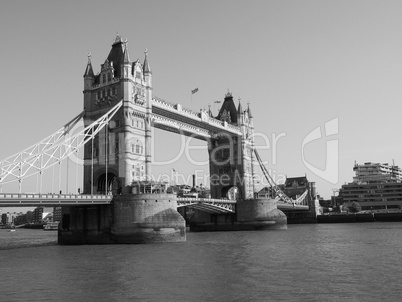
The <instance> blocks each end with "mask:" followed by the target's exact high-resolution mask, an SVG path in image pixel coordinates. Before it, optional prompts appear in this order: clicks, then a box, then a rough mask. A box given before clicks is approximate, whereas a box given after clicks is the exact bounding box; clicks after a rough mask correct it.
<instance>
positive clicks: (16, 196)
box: [0, 193, 113, 200]
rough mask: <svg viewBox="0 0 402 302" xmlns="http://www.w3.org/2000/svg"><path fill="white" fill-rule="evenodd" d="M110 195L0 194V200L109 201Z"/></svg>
mask: <svg viewBox="0 0 402 302" xmlns="http://www.w3.org/2000/svg"><path fill="white" fill-rule="evenodd" d="M112 198H113V196H111V195H91V194H52V193H45V194H37V193H0V200H1V199H49V200H54V199H82V200H111V199H112Z"/></svg>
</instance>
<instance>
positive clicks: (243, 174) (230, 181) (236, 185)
mask: <svg viewBox="0 0 402 302" xmlns="http://www.w3.org/2000/svg"><path fill="white" fill-rule="evenodd" d="M216 118H217V119H219V120H221V121H223V122H224V123H228V124H232V125H236V126H238V127H240V130H241V135H239V136H231V135H229V134H227V133H224V132H222V133H217V134H215V135H214V137H213V138H212V139H211V140H210V141H209V143H208V153H209V162H210V164H209V170H210V175H211V181H210V182H211V184H210V185H211V195H212V197H213V198H225V197H227V198H229V199H251V198H253V197H254V168H255V166H254V154H253V150H254V138H253V136H254V126H253V116H252V115H251V111H250V108H249V107H248V108H247V110H243V108H242V106H241V103H240V100H239V105H238V108H237V109H236V106H235V104H234V102H233V96H232V94H231V93H230V92H228V93H227V94H226V96H225V100H224V102H223V104H222V107H221V109H220V111H219V114H218V116H217V117H216Z"/></svg>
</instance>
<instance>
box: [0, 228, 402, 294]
mask: <svg viewBox="0 0 402 302" xmlns="http://www.w3.org/2000/svg"><path fill="white" fill-rule="evenodd" d="M401 234H402V223H381V222H374V223H354V224H312V225H289V226H288V229H287V230H276V231H248V232H210V233H208V232H206V233H191V232H188V233H187V241H186V242H183V243H165V244H151V245H87V246H57V245H56V237H57V232H45V231H42V230H17V231H15V232H8V231H7V230H0V274H1V275H0V276H1V277H0V300H1V301H379V300H383V301H401V300H402V288H401V285H400V282H401V280H402V264H401V254H402V240H401ZM29 240H31V244H34V245H37V246H35V247H28V246H29V244H28V243H27V242H28V241H29ZM38 245H45V246H38ZM18 246H21V247H18Z"/></svg>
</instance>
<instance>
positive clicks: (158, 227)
mask: <svg viewBox="0 0 402 302" xmlns="http://www.w3.org/2000/svg"><path fill="white" fill-rule="evenodd" d="M185 240H186V226H185V221H184V218H183V217H182V216H181V215H180V214H179V213H178V212H177V201H176V196H175V195H173V194H165V193H160V194H125V195H116V196H114V197H113V201H112V204H110V205H102V206H71V207H63V209H62V221H61V223H60V225H59V234H58V243H59V244H65V245H67V244H113V243H117V244H119V243H158V242H181V241H185Z"/></svg>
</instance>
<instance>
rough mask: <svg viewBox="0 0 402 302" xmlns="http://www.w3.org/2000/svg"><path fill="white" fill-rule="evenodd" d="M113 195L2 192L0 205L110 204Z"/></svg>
mask: <svg viewBox="0 0 402 302" xmlns="http://www.w3.org/2000/svg"><path fill="white" fill-rule="evenodd" d="M112 198H113V196H112V195H85V194H29V193H20V194H18V193H0V206H3V207H7V206H8V207H9V206H14V207H15V206H18V207H21V206H33V207H38V206H48V207H52V206H77V205H96V204H110V203H111V201H112Z"/></svg>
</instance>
